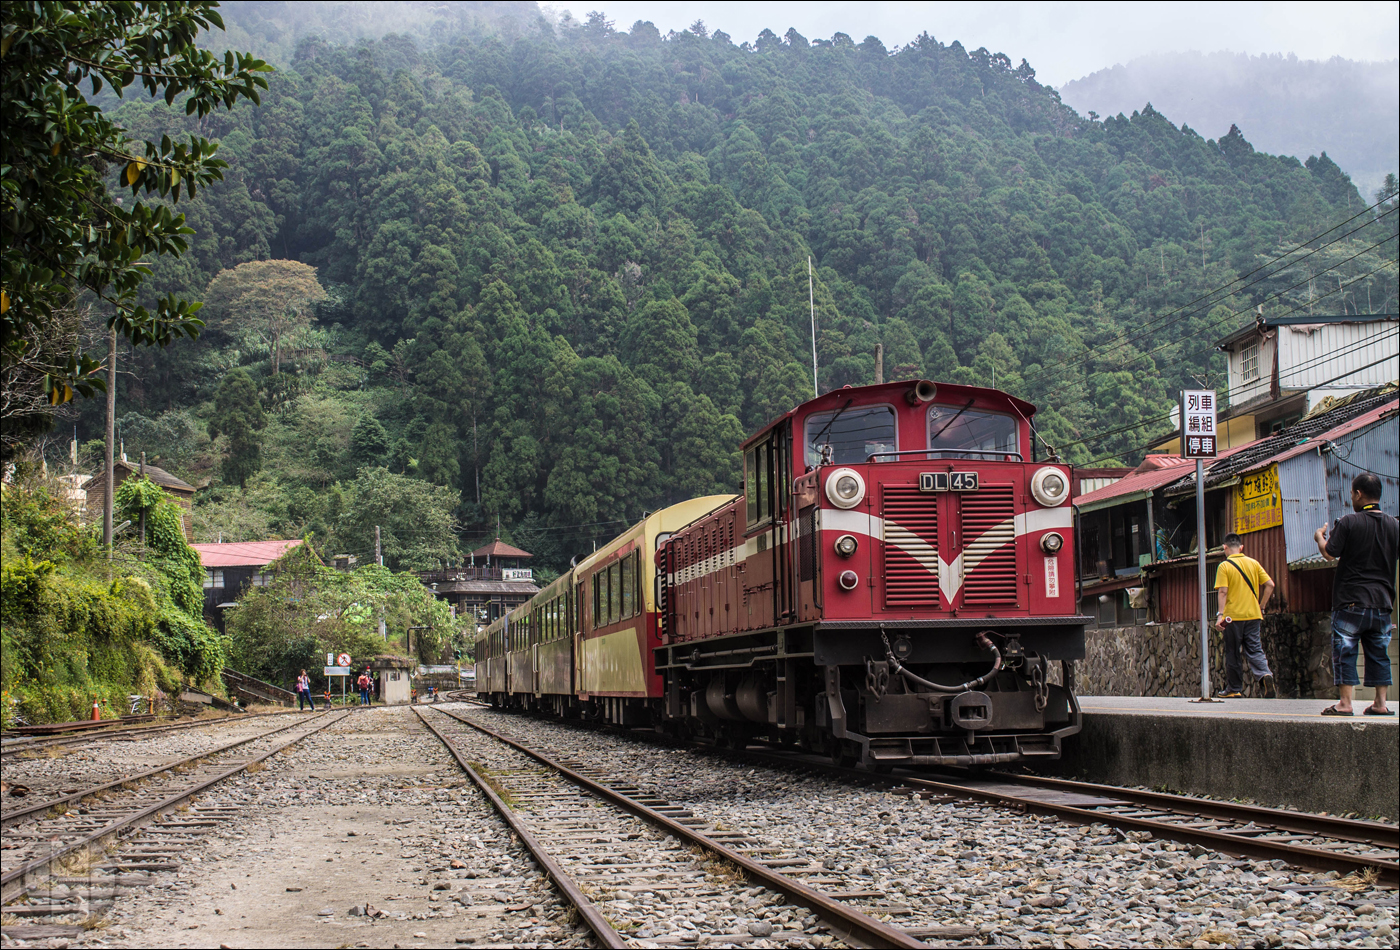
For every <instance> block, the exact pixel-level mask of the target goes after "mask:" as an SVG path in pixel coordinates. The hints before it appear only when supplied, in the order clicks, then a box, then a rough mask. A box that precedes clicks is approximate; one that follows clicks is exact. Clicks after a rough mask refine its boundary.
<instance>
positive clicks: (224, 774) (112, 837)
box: [0, 713, 349, 905]
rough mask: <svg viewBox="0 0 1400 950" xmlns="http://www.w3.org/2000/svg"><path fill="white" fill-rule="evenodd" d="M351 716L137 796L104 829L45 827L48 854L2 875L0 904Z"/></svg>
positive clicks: (193, 759) (324, 718) (191, 760)
mask: <svg viewBox="0 0 1400 950" xmlns="http://www.w3.org/2000/svg"><path fill="white" fill-rule="evenodd" d="M347 715H349V713H342V714H341V715H340V716H335V717H332V716H331V714H329V713H323V714H321V715H320V716H318V717H316V718H315V719H313V720H311V723H312V728H310V729H308V730H306V731H305V732H302V733H301V734H299V735H297V736H294V737H293V738H291V739H289V740H287V741H286V742H282V743H279V744H278V745H275V746H273V747H272V748H271V749H269V750H268V751H266V752H263V753H260V754H258V755H256V756H253V757H252V758H248V759H239V760H238V761H237V762H236V763H235V764H234V765H233V766H232V767H229V768H219V767H218V766H219V765H220V764H222V763H215V764H213V768H212V771H211V769H210V768H208V767H205V768H200V769H197V770H196V771H195V773H194V774H193V775H192V776H189V777H190V778H192V779H193V782H189V783H178V784H179V787H178V788H175V789H173V790H170V791H164V790H163V791H162V793H161V794H160V797H159V798H158V799H157V800H156V801H154V802H150V799H149V796H147V795H140V794H137V795H133V796H132V799H133V802H132V804H134V805H135V806H136V807H135V808H134V809H132V810H128V811H125V812H124V813H122V812H120V811H119V812H118V814H117V816H116V817H115V818H113V820H111V821H107V822H105V823H101V822H100V823H99V824H100V826H99V827H97V828H96V829H93V830H88V828H87V825H86V824H83V823H81V822H74V823H71V824H70V828H69V829H68V830H67V831H65V830H64V829H63V828H62V827H56V828H53V829H46V830H45V833H44V835H43V841H44V844H45V845H46V846H47V849H46V850H45V852H44V853H43V854H41V855H39V856H37V857H34V858H32V859H30V860H28V861H26V862H25V863H24V864H22V865H21V866H19V867H17V868H14V869H13V870H10V871H6V872H5V873H4V874H3V875H0V900H3V901H4V903H5V904H7V905H8V904H9V903H10V902H12V901H13V900H15V899H16V898H18V897H21V896H22V895H24V894H26V893H28V892H29V891H30V890H31V889H33V888H34V887H35V886H37V885H38V884H39V883H41V882H42V881H44V880H46V879H47V878H48V877H49V876H50V875H51V874H52V871H53V869H54V868H56V867H62V866H64V865H66V864H68V863H70V862H72V861H74V860H76V859H79V858H80V857H83V856H86V857H89V858H96V857H99V856H101V855H103V854H104V853H105V852H106V850H107V848H108V846H109V845H111V844H113V843H115V842H116V841H117V839H118V838H119V837H120V836H121V835H122V834H124V833H126V832H129V831H130V830H132V829H134V828H139V827H141V826H143V825H145V824H148V823H149V822H152V821H155V820H157V819H159V818H161V817H162V816H164V815H166V814H167V813H169V812H171V811H173V810H175V809H177V808H179V807H180V806H182V805H184V804H186V803H188V802H189V801H190V799H192V798H193V797H194V796H196V795H198V794H199V793H201V792H203V791H204V790H205V789H208V788H210V787H212V786H214V785H217V784H219V783H220V782H223V781H226V780H227V779H229V778H232V777H233V776H235V775H238V774H240V773H241V772H243V771H244V770H245V769H247V768H248V767H249V766H251V765H253V764H255V763H259V762H262V761H263V760H265V759H268V758H271V757H272V756H274V755H276V754H277V753H279V752H281V751H283V750H284V749H287V748H290V747H291V746H293V745H295V744H296V743H298V742H301V741H302V740H304V739H306V738H307V737H309V736H311V735H313V734H315V733H316V732H319V731H320V730H322V729H325V728H326V727H328V726H331V725H334V724H335V723H337V722H340V721H341V720H342V719H344V718H345V717H346V716H347ZM304 724H306V721H305V720H299V721H296V722H292V723H290V724H288V725H286V726H282V727H279V728H277V729H273V730H270V731H268V732H264V733H261V734H260V735H257V736H254V737H252V738H251V739H248V740H241V741H239V742H236V743H232V744H230V745H228V746H225V747H222V748H220V749H217V750H208V751H204V752H200V753H198V754H196V755H193V756H189V757H188V758H186V759H184V760H182V761H180V762H176V763H171V764H170V765H167V766H164V767H162V768H161V769H158V770H153V771H152V772H151V773H143V774H144V775H154V774H157V773H161V772H173V771H174V770H176V769H177V768H179V767H180V766H189V765H194V764H195V763H197V762H199V761H201V760H204V759H208V758H211V757H213V756H216V755H220V754H224V753H226V752H228V751H229V750H230V749H231V748H233V747H234V746H238V745H244V744H246V743H247V742H252V741H257V740H259V739H266V738H268V737H270V736H273V735H276V734H278V733H280V732H285V731H286V730H288V729H293V728H295V727H296V726H298V725H304ZM177 775H178V773H177ZM139 780H141V776H129V777H127V778H126V779H124V780H122V782H117V783H107V784H106V785H104V786H102V788H107V789H111V788H112V786H114V785H121V784H123V783H125V782H133V781H139ZM93 793H94V790H92V789H89V790H87V791H86V792H84V793H82V795H78V796H65V797H64V798H63V799H55V800H52V801H49V802H43V803H39V806H42V807H45V808H46V809H47V808H51V807H52V806H53V804H54V803H55V802H60V803H66V802H69V801H71V800H73V799H74V798H77V797H86V796H87V795H91V794H93ZM148 802H149V804H148ZM39 806H36V807H39ZM117 807H118V809H120V807H121V806H120V805H118V806H117ZM30 811H31V812H32V808H31V809H30ZM6 817H7V819H8V817H9V816H8V815H7V816H6ZM62 819H63V816H59V817H58V818H56V819H55V822H56V823H58V824H60V825H61V824H62ZM64 838H67V840H66V841H64V840H63V839H64Z"/></svg>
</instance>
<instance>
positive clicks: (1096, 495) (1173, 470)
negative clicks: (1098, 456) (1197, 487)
mask: <svg viewBox="0 0 1400 950" xmlns="http://www.w3.org/2000/svg"><path fill="white" fill-rule="evenodd" d="M1190 464H1191V463H1190V462H1189V461H1188V460H1186V459H1182V458H1177V457H1176V456H1174V455H1149V456H1148V457H1147V458H1146V459H1144V460H1143V463H1142V464H1141V465H1139V466H1138V467H1137V469H1136V470H1135V471H1133V472H1132V474H1130V475H1124V476H1123V477H1122V478H1120V479H1119V480H1118V481H1116V482H1114V483H1113V484H1112V485H1108V486H1106V487H1104V488H1100V489H1098V490H1097V491H1091V492H1089V493H1088V494H1086V495H1080V496H1079V498H1078V499H1076V500H1075V504H1076V505H1078V506H1079V510H1080V511H1081V512H1088V511H1095V510H1097V509H1099V508H1107V507H1110V506H1112V505H1113V504H1115V503H1122V502H1126V501H1132V500H1135V499H1137V498H1141V497H1145V495H1144V494H1143V493H1144V492H1149V491H1152V490H1153V489H1155V488H1160V487H1161V486H1163V485H1166V484H1167V483H1169V482H1174V481H1176V480H1177V479H1178V478H1180V477H1181V472H1179V471H1177V469H1179V468H1181V466H1183V465H1187V466H1189V465H1190ZM1123 496H1131V497H1126V498H1125V497H1123Z"/></svg>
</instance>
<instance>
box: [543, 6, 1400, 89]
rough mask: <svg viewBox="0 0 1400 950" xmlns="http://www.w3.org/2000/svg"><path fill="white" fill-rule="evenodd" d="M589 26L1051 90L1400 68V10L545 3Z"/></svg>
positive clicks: (1343, 8) (1389, 8)
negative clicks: (908, 48)
mask: <svg viewBox="0 0 1400 950" xmlns="http://www.w3.org/2000/svg"><path fill="white" fill-rule="evenodd" d="M541 5H542V6H546V7H549V8H551V9H553V10H555V11H563V10H568V11H570V12H571V13H572V14H573V15H574V17H575V18H576V19H583V18H584V17H586V16H587V14H588V13H589V12H590V11H593V10H598V11H601V12H602V13H603V15H604V16H606V17H607V18H608V19H610V20H613V21H614V22H615V24H616V26H617V28H618V29H619V30H626V29H627V28H628V27H630V26H631V25H632V23H634V22H635V21H637V20H651V21H652V22H653V23H655V24H656V26H657V28H658V29H659V30H661V32H662V33H666V32H668V31H670V30H675V31H678V32H679V31H681V30H684V29H686V28H687V27H689V26H690V24H691V23H693V22H694V21H695V20H697V19H700V20H704V21H705V25H706V26H707V27H709V28H710V29H711V30H723V31H724V32H726V33H728V34H729V35H730V36H731V37H733V39H734V42H735V43H742V42H744V41H746V40H747V41H750V42H752V41H753V39H754V38H755V37H757V36H758V34H759V32H760V31H762V30H763V29H764V28H767V29H770V30H772V31H773V32H774V33H776V34H778V35H779V36H782V35H783V34H784V33H786V32H787V30H788V28H789V27H794V28H796V30H797V32H799V33H801V34H802V35H803V36H805V37H807V39H809V40H812V39H829V38H830V37H831V35H832V34H833V33H838V32H841V33H848V34H850V35H851V36H852V37H853V38H854V39H855V40H856V41H857V42H859V41H860V40H862V39H864V38H865V37H866V36H868V35H874V36H877V37H879V38H880V40H881V41H882V42H884V44H885V45H886V46H889V47H893V46H896V45H899V46H902V45H904V44H905V43H908V42H909V41H910V40H912V39H913V38H914V37H916V36H918V35H919V33H921V32H923V31H925V30H927V31H928V32H929V33H930V34H931V35H932V36H933V37H934V38H935V39H937V40H939V41H941V42H943V43H951V42H953V41H954V40H958V41H959V42H961V43H962V44H963V46H964V47H966V48H967V49H968V50H975V49H977V48H978V47H981V46H985V47H986V48H987V49H988V50H989V51H991V52H993V53H1005V54H1006V55H1007V56H1009V57H1010V58H1011V61H1012V62H1013V63H1019V62H1020V61H1021V60H1022V59H1023V58H1024V59H1027V60H1029V61H1030V64H1031V66H1032V67H1034V68H1035V70H1036V76H1037V78H1038V79H1039V80H1040V81H1041V82H1043V83H1047V84H1049V85H1051V86H1059V85H1061V84H1063V83H1066V82H1069V81H1070V80H1072V79H1079V78H1081V77H1083V76H1086V75H1088V74H1089V73H1091V72H1094V71H1095V70H1099V69H1105V68H1108V67H1111V66H1114V65H1116V64H1118V63H1126V62H1128V61H1129V60H1131V59H1134V58H1135V57H1138V56H1145V55H1148V54H1151V53H1164V52H1174V51H1185V50H1197V51H1199V52H1202V53H1213V52H1216V51H1219V50H1228V51H1230V52H1235V53H1250V54H1253V55H1259V54H1263V53H1284V54H1287V53H1293V54H1295V55H1296V56H1298V58H1299V59H1330V58H1332V57H1333V56H1341V57H1343V58H1346V59H1356V60H1367V61H1388V60H1393V59H1396V58H1397V57H1400V4H1397V3H1394V2H1385V3H1329V4H1326V5H1325V6H1324V5H1319V4H1317V3H1219V2H1216V3H1157V4H1151V5H1149V4H1118V3H1115V4H1107V3H1101V2H1100V3H967V2H963V3H868V2H867V3H849V2H847V3H802V4H797V3H724V2H710V3H661V2H652V3H633V2H613V0H582V2H573V0H545V2H544V3H542V4H541Z"/></svg>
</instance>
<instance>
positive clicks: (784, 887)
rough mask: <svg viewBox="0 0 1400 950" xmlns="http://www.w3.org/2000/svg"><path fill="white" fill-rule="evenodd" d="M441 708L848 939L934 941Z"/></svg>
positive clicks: (865, 942)
mask: <svg viewBox="0 0 1400 950" xmlns="http://www.w3.org/2000/svg"><path fill="white" fill-rule="evenodd" d="M438 712H440V713H442V714H443V715H444V716H448V717H449V718H451V719H455V720H457V721H458V722H461V723H463V724H465V725H467V726H470V727H471V728H473V729H476V730H477V731H478V732H482V733H484V734H486V735H488V736H491V737H492V738H493V739H496V740H498V741H500V742H504V743H505V744H506V745H508V746H510V747H511V748H513V749H515V750H516V751H518V752H522V753H524V754H525V755H528V756H530V757H531V758H532V759H535V760H536V761H537V762H540V763H541V764H543V765H545V766H547V767H549V768H551V769H555V770H557V771H558V772H559V773H560V774H561V775H563V776H565V777H566V778H568V779H569V781H571V782H573V783H574V784H575V785H578V786H580V787H582V788H585V789H587V790H588V791H590V792H592V793H593V794H595V795H597V796H599V797H600V798H604V799H606V800H608V801H610V802H612V803H613V804H615V805H617V806H619V807H621V808H623V809H625V810H627V811H629V812H631V813H632V814H633V815H636V816H637V817H638V818H641V819H642V820H644V821H647V822H649V823H651V824H653V825H656V826H657V827H660V828H662V829H664V830H665V831H666V832H667V833H669V834H672V835H675V836H676V837H677V838H680V839H682V840H684V841H687V842H689V843H691V844H694V845H698V846H700V847H702V848H704V849H705V850H707V851H709V852H711V853H713V854H715V855H716V856H718V857H720V858H723V859H724V860H725V861H728V862H730V863H731V864H733V865H735V866H736V867H738V868H740V869H741V870H742V871H743V872H744V873H745V874H746V875H748V876H749V877H750V878H753V879H754V880H757V881H759V882H761V883H762V884H763V885H764V886H765V887H768V888H771V889H772V890H775V891H778V892H779V893H782V894H784V895H786V896H787V897H788V898H790V899H791V900H792V901H793V902H794V903H796V904H799V905H801V906H803V907H806V908H807V909H808V910H811V911H813V912H815V913H816V914H817V916H818V917H820V918H821V919H822V920H823V921H824V922H825V923H826V924H827V925H828V926H830V927H832V929H833V930H834V931H835V932H836V933H837V935H838V936H840V937H842V938H844V939H848V940H854V941H856V942H858V943H860V944H861V945H862V946H869V947H906V948H927V947H928V946H929V944H926V943H924V942H923V941H921V940H918V939H917V938H915V937H911V936H910V935H909V934H907V933H905V932H904V931H903V930H900V929H898V928H896V927H891V926H889V925H888V924H885V923H881V922H880V921H878V920H876V919H875V918H873V917H870V916H869V915H867V914H863V913H861V912H860V911H858V910H853V909H852V908H850V907H847V906H846V905H844V904H842V903H840V902H839V901H835V900H833V899H831V898H830V897H828V896H826V895H825V894H823V893H821V892H820V891H818V890H816V889H815V888H811V887H808V886H807V885H806V884H803V883H801V882H800V881H794V880H793V879H792V878H790V877H788V876H786V875H784V874H779V873H778V872H776V871H774V870H772V869H771V868H768V867H765V866H764V865H762V864H759V863H758V862H757V861H754V860H753V859H752V858H749V857H746V856H745V855H742V854H740V853H739V852H737V851H734V850H732V849H730V848H727V847H725V846H724V845H722V844H720V843H719V842H717V841H715V840H714V839H712V838H710V837H709V836H707V835H704V834H701V833H700V832H698V831H696V830H694V829H693V828H688V827H686V826H685V825H683V824H681V823H680V822H678V821H675V820H674V819H671V818H668V817H667V816H665V815H663V814H661V813H660V812H657V811H654V810H652V809H650V808H648V807H647V806H645V805H643V804H641V803H640V802H638V801H636V800H635V799H633V798H630V797H629V796H627V795H624V794H622V793H621V792H617V791H614V790H613V789H611V788H608V787H607V786H606V785H602V784H599V783H598V782H595V781H593V780H592V779H590V778H587V777H586V776H584V775H581V774H579V773H578V772H575V771H574V770H573V769H571V768H569V767H568V766H566V765H563V764H561V763H559V762H556V761H554V760H553V759H551V758H550V757H549V756H547V755H545V754H543V753H541V752H537V751H535V750H533V749H531V748H529V747H528V746H525V745H523V744H522V743H520V742H517V741H515V740H514V739H510V738H507V737H506V736H503V735H501V734H499V733H497V732H493V731H492V730H490V729H488V728H486V727H485V726H482V725H479V724H478V723H474V722H472V721H471V720H469V719H466V718H464V717H462V716H458V715H455V714H454V713H451V712H448V711H447V710H445V709H439V710H438Z"/></svg>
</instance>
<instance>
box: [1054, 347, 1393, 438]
mask: <svg viewBox="0 0 1400 950" xmlns="http://www.w3.org/2000/svg"><path fill="white" fill-rule="evenodd" d="M1392 336H1400V330H1395V331H1391V332H1390V333H1383V334H1376V335H1374V336H1369V337H1366V338H1365V339H1363V340H1357V341H1355V342H1352V343H1349V344H1347V345H1346V346H1344V347H1342V348H1340V349H1337V350H1331V351H1329V352H1327V353H1323V354H1321V355H1319V356H1315V357H1313V358H1312V359H1310V360H1306V361H1304V362H1302V363H1299V364H1298V365H1296V366H1293V367H1290V368H1289V371H1288V376H1289V377H1292V376H1296V375H1297V374H1298V373H1300V372H1303V371H1305V370H1308V369H1311V368H1313V367H1315V366H1317V365H1319V364H1322V363H1326V362H1330V361H1331V360H1334V359H1337V358H1338V357H1342V356H1346V355H1347V354H1348V353H1350V352H1352V351H1354V350H1357V349H1364V348H1365V347H1367V346H1370V345H1371V344H1372V343H1376V342H1378V341H1380V340H1385V339H1388V338H1389V337H1392ZM1388 359H1395V357H1393V356H1390V357H1382V358H1381V359H1379V360H1376V361H1375V362H1374V363H1368V364H1366V365H1365V366H1361V367H1358V368H1356V369H1353V370H1348V371H1347V372H1345V373H1343V374H1342V375H1340V376H1337V377H1335V378H1334V379H1329V380H1327V382H1324V383H1318V384H1317V385H1316V386H1309V387H1308V390H1312V389H1318V388H1320V387H1322V386H1326V385H1327V383H1334V382H1336V381H1337V380H1339V379H1346V378H1347V377H1348V376H1354V375H1356V374H1357V373H1359V372H1361V371H1362V370H1363V369H1369V368H1370V367H1372V366H1375V365H1377V364H1378V363H1384V362H1385V361H1386V360H1388ZM1252 383H1253V381H1252V380H1251V385H1241V386H1238V387H1236V388H1235V389H1231V390H1227V391H1226V393H1225V395H1226V397H1227V398H1228V397H1230V396H1233V395H1235V394H1237V393H1241V392H1244V391H1245V390H1246V389H1250V388H1252ZM1170 418H1171V413H1167V414H1165V415H1160V416H1153V417H1152V418H1150V419H1144V420H1142V421H1140V422H1134V423H1132V424H1130V425H1126V426H1120V427H1118V428H1117V429H1109V430H1108V431H1106V432H1100V433H1098V434H1097V435H1091V436H1086V437H1085V438H1083V439H1079V440H1078V441H1075V442H1067V443H1065V444H1064V445H1063V446H1057V448H1068V447H1070V446H1072V445H1083V444H1085V443H1088V442H1097V441H1099V440H1100V439H1105V438H1108V437H1109V436H1111V435H1119V434H1120V433H1123V432H1130V431H1132V430H1133V429H1140V428H1142V427H1143V426H1146V425H1152V424H1153V423H1154V422H1163V421H1165V420H1167V419H1170ZM1149 444H1151V443H1149Z"/></svg>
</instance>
